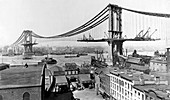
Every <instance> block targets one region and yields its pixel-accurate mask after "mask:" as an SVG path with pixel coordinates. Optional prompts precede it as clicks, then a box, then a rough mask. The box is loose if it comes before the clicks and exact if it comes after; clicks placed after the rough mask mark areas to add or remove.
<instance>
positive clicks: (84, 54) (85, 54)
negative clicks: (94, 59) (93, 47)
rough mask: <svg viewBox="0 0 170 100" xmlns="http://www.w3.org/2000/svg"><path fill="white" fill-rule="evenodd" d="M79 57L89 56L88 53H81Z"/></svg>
mask: <svg viewBox="0 0 170 100" xmlns="http://www.w3.org/2000/svg"><path fill="white" fill-rule="evenodd" d="M77 55H78V56H87V55H88V54H87V53H79V54H77Z"/></svg>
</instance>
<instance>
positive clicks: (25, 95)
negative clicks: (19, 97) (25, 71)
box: [23, 92, 30, 100]
mask: <svg viewBox="0 0 170 100" xmlns="http://www.w3.org/2000/svg"><path fill="white" fill-rule="evenodd" d="M23 100H30V94H29V93H28V92H25V93H24V94H23Z"/></svg>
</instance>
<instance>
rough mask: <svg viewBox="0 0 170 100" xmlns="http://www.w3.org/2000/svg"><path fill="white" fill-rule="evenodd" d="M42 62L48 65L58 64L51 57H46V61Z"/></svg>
mask: <svg viewBox="0 0 170 100" xmlns="http://www.w3.org/2000/svg"><path fill="white" fill-rule="evenodd" d="M41 62H43V63H47V64H56V63H57V60H55V59H53V58H49V57H45V59H42V60H41Z"/></svg>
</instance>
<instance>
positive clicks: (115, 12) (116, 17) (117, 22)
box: [108, 4, 124, 65]
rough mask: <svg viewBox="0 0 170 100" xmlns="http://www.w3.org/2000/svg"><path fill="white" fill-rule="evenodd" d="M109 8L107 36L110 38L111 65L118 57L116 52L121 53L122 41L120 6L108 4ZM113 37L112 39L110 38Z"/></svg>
mask: <svg viewBox="0 0 170 100" xmlns="http://www.w3.org/2000/svg"><path fill="white" fill-rule="evenodd" d="M108 8H109V30H108V32H109V34H110V36H109V38H110V39H111V40H110V41H108V42H109V44H111V54H112V59H113V65H115V64H116V62H117V60H118V57H117V53H119V54H120V55H123V42H124V40H122V8H120V7H118V6H117V5H111V4H109V5H108ZM112 39H113V40H112Z"/></svg>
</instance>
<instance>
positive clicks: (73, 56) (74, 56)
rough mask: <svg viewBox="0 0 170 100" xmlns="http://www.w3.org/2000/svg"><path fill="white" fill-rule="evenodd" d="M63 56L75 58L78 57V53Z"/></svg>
mask: <svg viewBox="0 0 170 100" xmlns="http://www.w3.org/2000/svg"><path fill="white" fill-rule="evenodd" d="M64 57H65V58H76V57H80V56H79V55H78V54H77V55H68V56H64Z"/></svg>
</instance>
